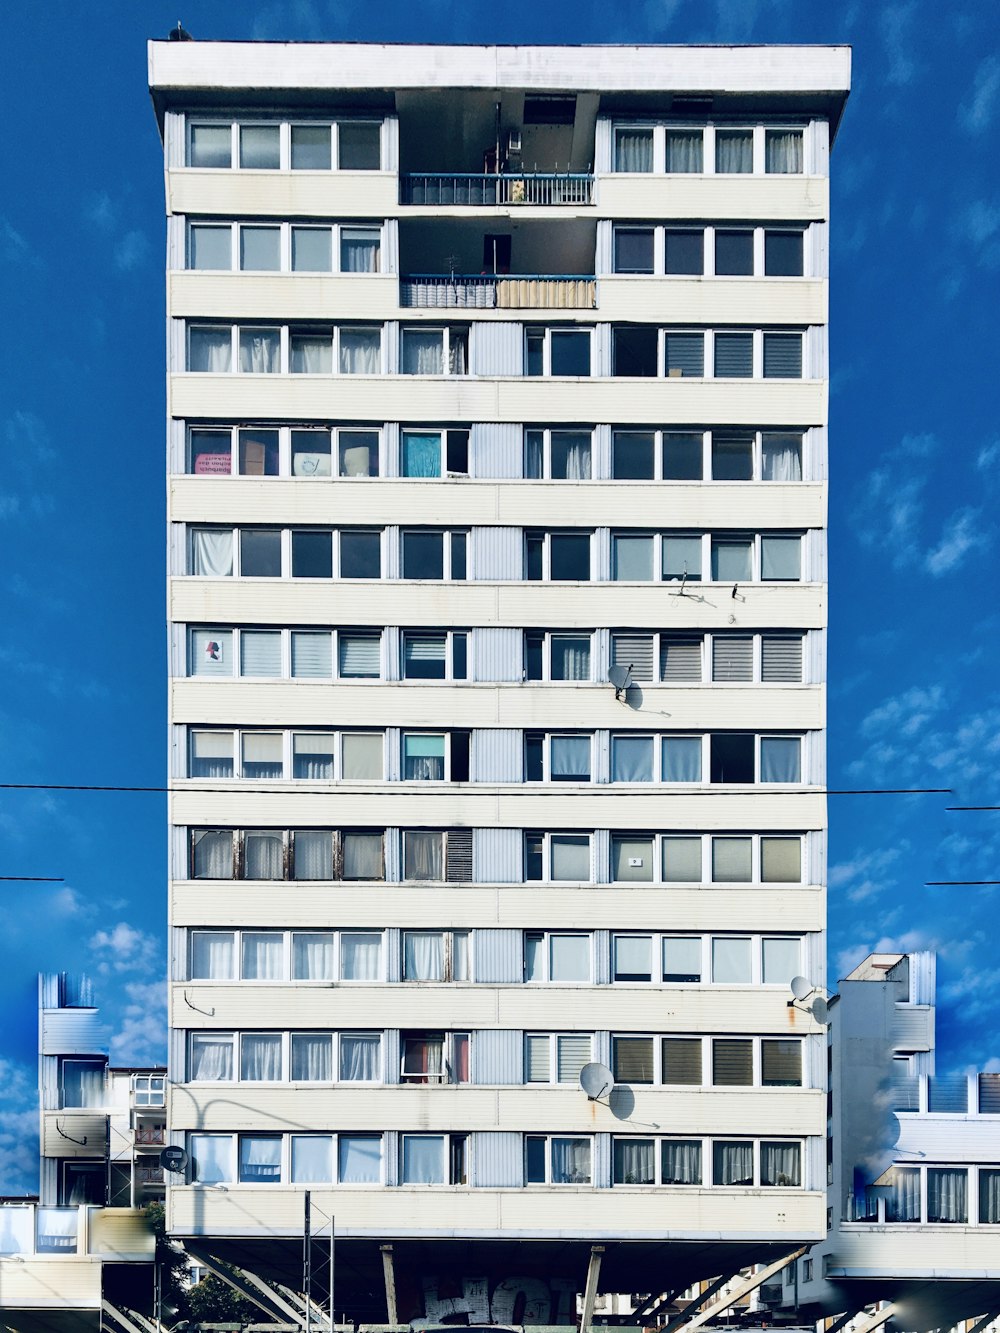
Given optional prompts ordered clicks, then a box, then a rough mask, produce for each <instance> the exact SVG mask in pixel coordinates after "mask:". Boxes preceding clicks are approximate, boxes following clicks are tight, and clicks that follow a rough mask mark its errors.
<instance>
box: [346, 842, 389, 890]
mask: <svg viewBox="0 0 1000 1333" xmlns="http://www.w3.org/2000/svg"><path fill="white" fill-rule="evenodd" d="M343 844H344V879H381V878H382V873H383V871H382V834H381V833H345V834H344V835H343Z"/></svg>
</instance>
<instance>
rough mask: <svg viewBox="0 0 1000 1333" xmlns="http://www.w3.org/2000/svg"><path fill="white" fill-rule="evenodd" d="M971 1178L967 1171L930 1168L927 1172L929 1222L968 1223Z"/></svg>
mask: <svg viewBox="0 0 1000 1333" xmlns="http://www.w3.org/2000/svg"><path fill="white" fill-rule="evenodd" d="M968 1189H969V1176H968V1172H967V1171H965V1170H961V1171H959V1170H947V1169H941V1168H936V1167H930V1168H928V1171H927V1220H928V1222H967V1221H968V1217H969V1198H968Z"/></svg>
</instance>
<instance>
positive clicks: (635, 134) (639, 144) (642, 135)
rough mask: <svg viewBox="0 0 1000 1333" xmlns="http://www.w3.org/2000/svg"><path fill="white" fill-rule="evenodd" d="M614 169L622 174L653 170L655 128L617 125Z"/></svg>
mask: <svg viewBox="0 0 1000 1333" xmlns="http://www.w3.org/2000/svg"><path fill="white" fill-rule="evenodd" d="M614 135H615V137H614V167H613V170H615V171H621V172H650V171H652V170H653V128H652V126H651V125H650V126H644V125H616V126H615V132H614Z"/></svg>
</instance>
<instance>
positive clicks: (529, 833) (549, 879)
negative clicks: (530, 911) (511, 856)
mask: <svg viewBox="0 0 1000 1333" xmlns="http://www.w3.org/2000/svg"><path fill="white" fill-rule="evenodd" d="M570 838H572V839H578V840H579V841H580V842H581V843H583V842H585V843H586V847H587V861H588V866H589V874H588V878H587V879H585V880H574V879H563V878H558V879H557V878H555V877H554V875H553V873H552V864H553V862H552V848H553V842H554V840H557V839H570ZM533 839H540V840H541V864H542V875H541V878H540V879H535V878H529V876H528V867H529V857H535V856H537V855H538V852H535V851H533V850H529V846H528V844H529V841H531V840H533ZM523 841H524V852H523V865H524V879H523V882H524V883H525V884H578V883H579V884H592V883H594V836H593V834H592V833H591V832H590V831H589V830H586V829H569V830H563V829H556V830H551V831H550V830H543V829H525V830H524V831H523Z"/></svg>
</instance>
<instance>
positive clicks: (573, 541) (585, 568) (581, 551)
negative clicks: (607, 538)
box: [549, 532, 590, 583]
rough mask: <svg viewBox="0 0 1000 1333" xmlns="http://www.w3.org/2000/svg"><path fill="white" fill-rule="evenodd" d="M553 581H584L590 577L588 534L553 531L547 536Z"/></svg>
mask: <svg viewBox="0 0 1000 1333" xmlns="http://www.w3.org/2000/svg"><path fill="white" fill-rule="evenodd" d="M549 545H550V576H551V578H552V580H553V581H565V582H573V583H585V582H587V580H588V579H589V578H590V534H589V533H570V532H553V533H552V534H551V536H550V537H549Z"/></svg>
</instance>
